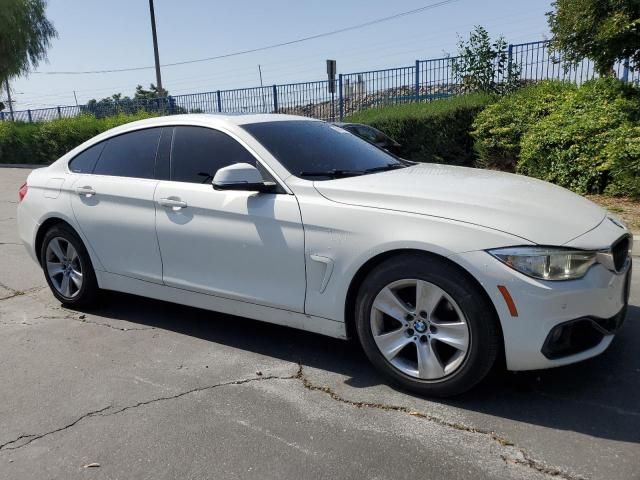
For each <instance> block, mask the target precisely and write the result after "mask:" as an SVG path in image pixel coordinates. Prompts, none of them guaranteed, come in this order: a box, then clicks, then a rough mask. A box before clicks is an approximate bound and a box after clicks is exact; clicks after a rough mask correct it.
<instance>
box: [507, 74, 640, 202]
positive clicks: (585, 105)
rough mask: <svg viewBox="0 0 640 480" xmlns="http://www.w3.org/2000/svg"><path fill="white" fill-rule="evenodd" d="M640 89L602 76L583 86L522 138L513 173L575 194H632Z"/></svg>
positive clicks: (639, 158)
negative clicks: (559, 186) (521, 174)
mask: <svg viewBox="0 0 640 480" xmlns="http://www.w3.org/2000/svg"><path fill="white" fill-rule="evenodd" d="M639 120H640V90H638V89H637V88H636V87H634V86H632V85H630V84H626V83H623V82H621V81H620V80H616V79H615V78H605V79H600V80H594V81H591V82H587V83H585V84H584V85H583V86H581V87H580V88H578V89H576V90H575V91H573V92H571V93H570V94H568V95H566V96H565V97H564V98H562V99H561V101H560V102H559V105H558V106H557V107H556V108H555V110H554V111H553V112H552V113H550V114H549V115H548V116H546V117H545V118H542V119H541V120H540V121H539V122H537V123H535V124H533V125H531V128H530V129H529V130H528V131H527V132H526V133H525V135H524V136H523V137H522V142H521V158H520V161H519V163H518V172H520V173H524V174H526V175H531V176H534V177H537V178H541V179H543V180H547V181H550V182H553V183H556V184H558V185H561V186H563V187H566V188H570V189H571V190H574V191H575V192H578V193H603V192H607V193H615V194H621V195H633V196H637V195H638V192H639V191H640V177H639V176H638V175H637V173H638V164H639V163H640V149H639V148H638V142H639V141H640V136H639V134H638V132H639V130H638V121H639Z"/></svg>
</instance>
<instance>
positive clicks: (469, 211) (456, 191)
mask: <svg viewBox="0 0 640 480" xmlns="http://www.w3.org/2000/svg"><path fill="white" fill-rule="evenodd" d="M314 186H315V188H316V189H317V190H318V192H320V194H322V195H323V196H324V197H326V198H328V199H329V200H332V201H335V202H340V203H346V204H350V205H360V206H365V207H373V208H383V209H388V210H397V211H403V212H410V213H417V214H422V215H430V216H435V217H442V218H447V219H451V220H457V221H460V222H466V223H473V224H476V225H481V226H483V227H487V228H492V229H495V230H500V231H502V232H506V233H510V234H512V235H516V236H518V237H521V238H523V239H526V240H529V241H530V242H533V243H537V244H540V245H563V244H565V243H567V242H568V241H570V240H572V239H574V238H576V237H578V236H579V235H582V234H584V233H585V232H587V231H589V230H591V229H593V228H595V227H596V226H597V225H599V224H600V223H601V222H602V220H603V219H604V217H605V215H606V213H605V211H604V210H603V209H602V208H600V207H599V206H597V205H596V204H594V203H592V202H590V201H589V200H586V199H585V198H582V197H581V196H579V195H576V194H574V193H572V192H570V191H568V190H565V189H564V188H561V187H558V186H555V185H552V184H550V183H547V182H543V181H540V180H536V179H533V178H529V177H524V176H521V175H514V174H510V173H503V172H495V171H491V170H480V169H475V168H465V167H453V166H449V165H439V164H419V165H415V166H412V167H408V168H403V169H401V170H392V171H389V172H383V173H377V174H371V175H362V176H358V177H349V178H342V179H335V180H329V181H323V182H315V183H314Z"/></svg>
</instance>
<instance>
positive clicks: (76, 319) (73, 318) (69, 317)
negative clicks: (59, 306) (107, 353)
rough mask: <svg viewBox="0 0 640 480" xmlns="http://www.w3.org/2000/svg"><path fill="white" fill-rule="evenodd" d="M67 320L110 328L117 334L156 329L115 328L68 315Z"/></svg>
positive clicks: (107, 324)
mask: <svg viewBox="0 0 640 480" xmlns="http://www.w3.org/2000/svg"><path fill="white" fill-rule="evenodd" d="M80 317H82V315H80ZM66 318H68V319H69V320H75V321H76V322H80V323H90V324H91V325H97V326H99V327H106V328H110V329H111V330H118V331H119V332H136V331H142V330H155V329H156V327H131V328H128V327H116V326H114V325H111V324H109V323H104V322H95V321H93V320H87V319H86V318H77V317H74V316H71V315H69V316H68V317H66Z"/></svg>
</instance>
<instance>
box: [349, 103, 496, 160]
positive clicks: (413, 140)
mask: <svg viewBox="0 0 640 480" xmlns="http://www.w3.org/2000/svg"><path fill="white" fill-rule="evenodd" d="M494 98H495V97H493V96H492V95H488V94H469V95H462V96H459V97H452V98H449V99H444V100H436V101H434V102H431V103H414V104H405V105H395V106H390V107H381V108H374V109H370V110H366V111H363V112H360V113H357V114H354V115H351V116H349V117H348V118H347V119H346V121H348V122H354V123H365V124H367V125H371V126H372V127H374V128H377V129H378V130H381V131H383V132H384V133H386V134H387V135H389V136H391V137H393V138H394V139H395V140H397V141H398V142H399V143H401V144H402V156H403V157H405V158H408V159H410V160H415V161H418V162H437V163H448V164H452V165H465V166H472V165H473V164H474V162H475V153H474V150H473V138H472V137H471V135H470V131H471V125H472V124H473V121H474V119H475V118H476V116H477V115H478V113H479V112H480V111H481V110H482V109H483V108H485V107H486V106H487V105H488V104H490V103H491V102H492V101H494Z"/></svg>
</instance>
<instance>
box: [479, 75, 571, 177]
mask: <svg viewBox="0 0 640 480" xmlns="http://www.w3.org/2000/svg"><path fill="white" fill-rule="evenodd" d="M576 89H577V87H576V85H575V84H572V83H567V82H554V81H545V82H541V83H539V84H537V85H535V86H533V87H527V88H522V89H520V90H518V91H516V92H515V93H513V94H511V95H506V96H504V97H502V98H501V99H500V101H498V102H496V103H494V104H492V105H489V106H488V107H487V108H486V109H485V110H483V111H482V112H480V114H479V115H478V117H477V118H476V120H475V122H474V124H473V132H472V135H473V136H474V138H475V139H476V143H475V148H476V151H477V152H478V163H477V166H478V167H483V168H491V169H498V170H504V171H508V172H515V170H516V164H517V162H518V159H519V158H520V143H521V141H522V137H523V135H524V134H525V133H526V132H528V131H529V129H530V128H531V126H532V125H533V124H535V123H536V122H538V121H540V120H541V119H542V118H544V117H546V116H548V115H549V114H551V113H552V112H553V111H554V110H555V109H556V108H558V106H559V105H560V104H561V103H562V100H563V99H564V98H566V96H567V95H569V94H570V93H573V92H575V91H576Z"/></svg>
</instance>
